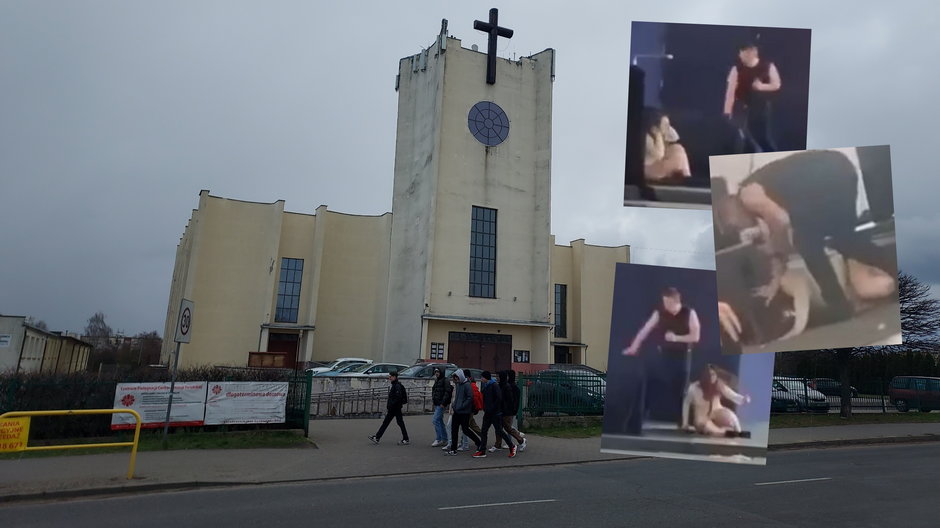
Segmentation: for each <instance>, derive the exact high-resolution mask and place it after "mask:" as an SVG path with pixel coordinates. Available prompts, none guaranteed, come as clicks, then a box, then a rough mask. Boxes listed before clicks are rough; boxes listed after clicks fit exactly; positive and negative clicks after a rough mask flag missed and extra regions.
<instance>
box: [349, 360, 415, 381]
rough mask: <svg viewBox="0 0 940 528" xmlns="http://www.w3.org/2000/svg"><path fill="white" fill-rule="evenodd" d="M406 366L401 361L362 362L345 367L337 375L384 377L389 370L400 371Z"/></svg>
mask: <svg viewBox="0 0 940 528" xmlns="http://www.w3.org/2000/svg"><path fill="white" fill-rule="evenodd" d="M406 368H408V365H402V364H401V363H373V364H371V365H370V364H369V363H364V364H362V365H356V366H355V367H352V368H350V369H347V370H345V371H343V372H341V373H339V374H337V375H336V376H337V377H346V376H369V377H371V378H384V377H385V376H388V374H389V372H401V371H402V370H405V369H406Z"/></svg>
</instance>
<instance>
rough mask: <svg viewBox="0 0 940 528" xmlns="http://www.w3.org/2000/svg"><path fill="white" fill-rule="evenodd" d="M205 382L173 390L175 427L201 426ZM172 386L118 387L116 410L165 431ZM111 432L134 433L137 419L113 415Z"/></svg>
mask: <svg viewBox="0 0 940 528" xmlns="http://www.w3.org/2000/svg"><path fill="white" fill-rule="evenodd" d="M206 385H207V383H206V382H205V381H181V382H177V383H176V385H175V386H174V387H173V390H174V393H173V408H172V409H171V410H170V425H171V426H177V427H180V426H200V425H203V418H204V416H205V411H206ZM285 392H286V391H285ZM169 395H170V383H169V382H159V383H118V386H117V389H116V390H115V391H114V408H115V409H133V410H135V411H137V412H138V413H140V417H141V419H142V420H143V424H142V426H141V427H162V426H163V420H165V419H166V405H167V403H168V402H169ZM111 416H112V418H111V429H133V428H134V423H135V420H134V417H133V416H132V415H130V414H126V413H119V414H113V415H111Z"/></svg>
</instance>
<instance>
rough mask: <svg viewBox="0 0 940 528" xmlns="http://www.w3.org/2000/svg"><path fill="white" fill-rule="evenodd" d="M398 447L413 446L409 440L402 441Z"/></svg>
mask: <svg viewBox="0 0 940 528" xmlns="http://www.w3.org/2000/svg"><path fill="white" fill-rule="evenodd" d="M398 445H411V442H409V441H408V440H402V441H401V442H398Z"/></svg>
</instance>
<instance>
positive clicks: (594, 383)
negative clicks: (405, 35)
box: [524, 369, 607, 416]
mask: <svg viewBox="0 0 940 528" xmlns="http://www.w3.org/2000/svg"><path fill="white" fill-rule="evenodd" d="M606 390H607V381H606V380H605V379H604V378H602V377H600V376H598V375H596V374H594V373H591V372H586V371H578V370H558V369H549V370H543V371H541V372H539V373H537V374H536V375H535V377H534V378H530V379H528V380H526V384H525V396H524V397H525V406H526V407H525V410H526V411H528V413H529V414H530V415H531V416H541V415H542V414H544V413H546V412H550V413H559V414H570V415H592V414H604V394H605V393H606Z"/></svg>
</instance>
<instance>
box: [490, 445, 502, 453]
mask: <svg viewBox="0 0 940 528" xmlns="http://www.w3.org/2000/svg"><path fill="white" fill-rule="evenodd" d="M497 449H502V447H496V446H493V447H491V448H490V449H489V451H490V453H495V452H496V450H497Z"/></svg>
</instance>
